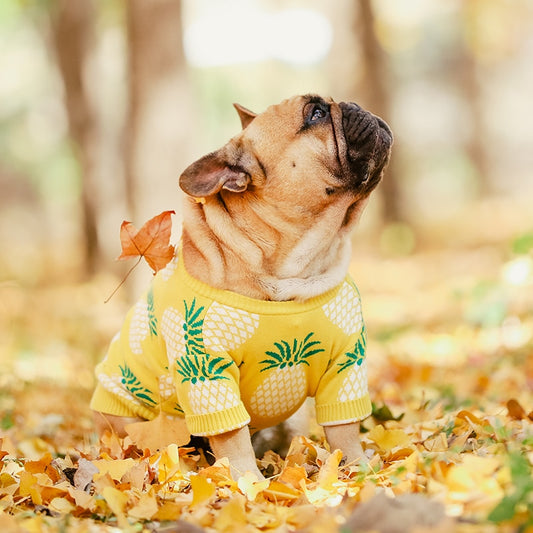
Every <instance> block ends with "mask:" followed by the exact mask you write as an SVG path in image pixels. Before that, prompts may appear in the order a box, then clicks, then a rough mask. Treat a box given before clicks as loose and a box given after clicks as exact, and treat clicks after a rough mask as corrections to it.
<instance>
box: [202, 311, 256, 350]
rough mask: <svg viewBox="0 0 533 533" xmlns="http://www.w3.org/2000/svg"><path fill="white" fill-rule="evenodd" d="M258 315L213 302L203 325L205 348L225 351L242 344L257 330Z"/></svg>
mask: <svg viewBox="0 0 533 533" xmlns="http://www.w3.org/2000/svg"><path fill="white" fill-rule="evenodd" d="M258 326H259V315H257V314H255V313H247V312H246V311H243V310H241V309H234V308H232V307H228V306H226V305H222V304H219V303H218V302H213V304H212V305H211V306H210V307H209V310H208V311H207V313H206V316H205V319H204V325H203V332H204V345H205V348H206V349H207V350H211V351H216V352H219V351H227V350H234V349H235V348H238V347H239V346H242V344H244V343H245V342H246V341H247V340H248V339H249V338H250V337H252V335H253V334H254V333H255V331H256V330H257V327H258Z"/></svg>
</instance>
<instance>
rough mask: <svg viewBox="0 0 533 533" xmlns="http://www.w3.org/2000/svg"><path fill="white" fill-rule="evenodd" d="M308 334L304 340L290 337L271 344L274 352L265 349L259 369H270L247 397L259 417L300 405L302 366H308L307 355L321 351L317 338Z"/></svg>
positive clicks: (283, 411)
mask: <svg viewBox="0 0 533 533" xmlns="http://www.w3.org/2000/svg"><path fill="white" fill-rule="evenodd" d="M312 336H313V333H309V334H308V335H307V336H306V337H305V339H304V340H303V341H300V342H298V340H297V339H294V340H293V343H292V345H291V344H289V343H288V342H287V341H281V342H276V343H274V345H275V347H276V349H277V351H268V352H266V355H267V356H268V358H267V359H264V360H263V361H261V364H262V365H264V366H263V368H262V369H261V372H264V371H268V370H272V372H270V373H269V375H268V376H267V377H266V379H265V380H264V381H263V383H261V385H259V387H257V390H256V391H255V392H254V394H253V395H252V398H251V399H250V407H251V410H252V411H253V412H254V413H256V414H257V415H259V416H266V417H270V416H277V415H279V414H281V413H287V412H289V411H292V410H293V409H295V408H296V407H297V406H298V405H300V404H301V403H302V402H303V400H304V399H305V397H306V392H307V390H306V389H307V384H306V379H305V370H304V368H303V365H307V366H309V363H308V362H307V358H309V357H311V356H312V355H314V354H317V353H320V352H323V351H324V349H323V348H318V345H319V344H320V341H312V340H311V337H312Z"/></svg>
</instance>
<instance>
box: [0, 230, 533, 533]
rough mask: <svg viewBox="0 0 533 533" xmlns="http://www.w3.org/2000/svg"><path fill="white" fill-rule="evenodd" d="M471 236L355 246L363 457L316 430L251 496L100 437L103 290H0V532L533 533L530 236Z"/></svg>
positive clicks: (187, 464) (191, 463)
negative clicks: (407, 248) (365, 411)
mask: <svg viewBox="0 0 533 533" xmlns="http://www.w3.org/2000/svg"><path fill="white" fill-rule="evenodd" d="M498 227H499V228H500V230H501V227H500V226H498ZM477 228H478V229H477V230H473V229H472V228H471V227H469V226H468V224H462V225H461V227H460V228H456V229H455V230H454V229H453V228H452V230H451V231H452V232H453V231H456V236H457V238H455V239H452V238H451V237H450V240H449V241H448V242H444V240H443V239H441V240H440V241H439V240H438V239H435V241H434V242H433V243H429V244H428V242H426V243H425V244H424V245H422V244H420V245H419V246H418V247H417V248H416V249H415V251H413V252H412V253H409V254H408V255H394V254H389V255H387V256H386V257H383V255H377V252H375V251H374V252H373V253H371V252H367V251H366V250H367V247H366V246H362V247H361V248H360V249H359V250H358V249H357V248H356V251H355V254H354V263H353V265H352V273H353V275H354V277H355V279H356V281H357V283H358V285H359V288H360V291H361V293H362V297H363V309H364V311H365V320H366V324H367V331H368V333H369V342H368V354H369V358H368V364H369V385H370V391H371V396H372V398H373V402H374V414H373V416H372V417H371V418H370V419H369V420H367V421H365V422H364V424H363V425H364V431H365V433H364V434H363V435H362V440H363V447H364V448H365V450H366V453H367V455H368V457H369V458H370V461H369V463H368V465H365V466H361V465H344V464H342V462H341V457H340V455H339V454H338V453H330V451H328V450H327V447H326V445H325V444H324V442H323V439H322V436H321V432H320V429H319V428H318V427H316V426H315V425H313V426H312V427H313V431H312V432H311V435H310V436H308V437H309V438H304V437H299V438H296V439H295V440H293V442H292V445H291V448H290V450H289V453H288V454H287V457H286V458H280V457H279V456H277V455H276V454H274V453H272V452H268V453H267V454H266V455H265V457H264V458H262V459H261V461H260V466H261V468H262V469H263V471H264V472H265V474H266V475H267V476H268V481H267V482H259V483H257V482H255V481H254V480H253V479H250V478H248V477H244V478H241V479H240V480H239V482H238V483H236V482H234V481H233V480H232V479H231V477H230V475H229V469H228V465H227V464H225V463H224V462H221V463H216V464H215V465H213V466H209V465H208V464H207V463H206V461H205V458H204V457H203V456H202V455H199V454H198V453H196V451H195V450H193V449H187V448H179V449H178V448H177V447H176V446H174V445H170V446H169V447H167V448H165V449H163V450H159V451H157V450H150V449H149V448H148V447H146V446H143V445H142V443H140V442H139V441H137V442H136V443H134V442H133V440H132V439H131V438H130V437H128V438H126V439H125V440H121V439H118V438H117V437H115V436H113V435H106V436H105V437H104V438H102V439H101V440H100V439H98V437H97V436H96V434H95V432H94V429H93V426H92V421H91V415H90V413H89V410H88V402H89V398H90V394H91V390H92V388H93V386H94V379H93V366H94V364H95V362H96V361H97V360H98V359H99V358H100V356H101V355H102V353H103V351H104V350H105V346H106V344H107V342H108V341H109V339H110V338H111V336H112V335H113V333H114V331H115V330H116V329H118V327H119V325H120V322H121V320H122V317H123V315H124V310H125V303H124V302H123V301H122V300H121V299H120V296H117V297H115V298H114V299H113V300H112V301H111V302H110V303H109V304H106V305H104V304H103V303H102V302H103V300H104V299H105V297H106V296H108V294H109V293H110V292H111V290H112V289H113V287H114V285H115V283H116V280H115V279H114V278H110V277H109V276H100V277H98V278H97V279H94V280H92V281H90V282H87V283H84V284H70V285H68V284H61V285H58V284H54V285H53V286H46V287H43V286H40V287H32V288H29V287H23V286H21V285H20V284H18V283H15V282H9V281H8V282H4V283H2V284H0V292H1V298H0V327H1V328H2V331H1V332H0V333H1V334H2V336H1V338H0V352H1V353H2V365H1V367H0V443H1V444H0V530H1V531H4V532H18V531H21V532H22V531H24V532H32V533H33V532H40V531H45V532H63V531H68V532H71V531H72V532H84V531H87V532H100V531H105V532H110V531H132V532H133V531H135V532H140V531H154V530H156V531H164V532H170V531H191V532H195V531H203V530H205V531H227V532H232V531H239V532H257V531H272V532H273V531H279V532H281V531H302V532H309V533H313V532H315V533H320V532H324V533H326V532H328V533H329V532H336V531H338V532H356V531H357V532H359V531H361V532H365V531H367V532H370V531H380V532H400V531H401V532H403V531H417V532H423V531H437V532H439V531H442V532H448V531H459V532H489V533H490V532H497V531H498V532H499V531H503V532H514V531H529V532H531V531H533V471H532V464H533V234H531V233H526V232H525V231H524V232H522V233H520V232H518V231H517V230H516V228H515V227H511V226H510V227H509V228H508V230H507V231H504V230H501V231H500V232H499V233H498V231H490V232H488V231H487V232H486V233H485V234H480V231H479V226H477ZM530 229H531V228H530ZM452 240H453V242H451V241H452ZM368 249H371V247H369V248H368Z"/></svg>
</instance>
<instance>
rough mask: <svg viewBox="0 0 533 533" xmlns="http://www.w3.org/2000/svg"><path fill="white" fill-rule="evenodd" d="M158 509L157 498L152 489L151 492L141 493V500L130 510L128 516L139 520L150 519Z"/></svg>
mask: <svg viewBox="0 0 533 533" xmlns="http://www.w3.org/2000/svg"><path fill="white" fill-rule="evenodd" d="M157 510H158V506H157V499H156V497H155V494H154V492H153V489H151V490H150V491H149V492H145V493H143V494H141V497H140V498H139V501H138V502H137V503H136V505H134V506H133V507H132V508H131V509H130V510H129V511H128V516H131V517H132V518H138V519H139V520H150V519H151V518H152V517H153V516H154V515H155V514H156V513H157Z"/></svg>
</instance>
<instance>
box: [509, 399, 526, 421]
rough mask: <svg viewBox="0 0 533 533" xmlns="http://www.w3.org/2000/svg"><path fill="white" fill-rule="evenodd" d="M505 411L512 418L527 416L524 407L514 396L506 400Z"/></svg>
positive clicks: (522, 418) (520, 418) (519, 418)
mask: <svg viewBox="0 0 533 533" xmlns="http://www.w3.org/2000/svg"><path fill="white" fill-rule="evenodd" d="M507 412H508V413H509V416H510V417H511V418H513V419H514V420H524V419H525V418H527V417H528V416H527V413H526V411H525V409H524V408H523V407H522V406H521V405H520V404H519V403H518V401H517V400H515V399H514V398H512V399H510V400H509V401H508V402H507Z"/></svg>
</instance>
